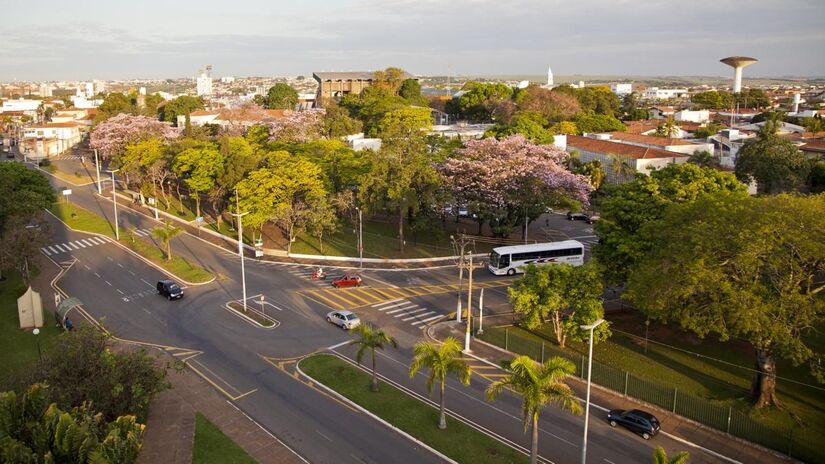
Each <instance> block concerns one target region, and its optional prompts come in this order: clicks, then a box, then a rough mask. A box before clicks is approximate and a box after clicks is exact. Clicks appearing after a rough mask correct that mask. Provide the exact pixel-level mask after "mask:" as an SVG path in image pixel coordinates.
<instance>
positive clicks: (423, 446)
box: [295, 353, 458, 464]
mask: <svg viewBox="0 0 825 464" xmlns="http://www.w3.org/2000/svg"><path fill="white" fill-rule="evenodd" d="M319 354H320V355H321V356H333V357H338V356H336V355H334V354H327V353H319ZM302 360H303V359H302ZM295 369H296V370H297V371H298V373H300V374H301V375H302V376H304V377H306V378H307V379H309V380H310V381H312V382H313V383H315V385H317V386H319V387H321V388H323V389H324V390H325V391H326V392H327V393H329V394H331V395H333V396H335V397H336V398H338V399H339V400H341V401H343V402H344V403H347V404H349V405H350V406H352V407H353V408H355V409H357V410H359V411H361V412H362V413H364V414H366V415H367V416H369V417H371V418H373V419H375V420H376V421H378V422H380V423H381V424H383V425H385V426H387V427H389V428H390V429H392V430H394V431H395V432H396V433H398V434H399V435H401V436H403V437H406V438H408V439H409V440H411V441H413V442H414V443H416V444H417V445H419V446H421V447H422V448H424V449H426V450H427V451H430V452H431V453H433V454H435V455H436V456H438V457H439V458H441V459H443V460H444V461H446V462H449V463H452V464H458V462H457V461H454V460H452V459H450V458H448V457H447V456H445V455H444V454H442V453H441V452H440V451H438V450H436V449H434V448H432V447H430V446H429V445H427V444H426V443H424V442H422V441H421V440H419V439H417V438H415V437H414V436H412V435H410V434H409V433H407V432H405V431H403V430H401V429H399V428H398V427H396V426H394V425H392V424H390V423H389V422H387V421H385V420H384V419H382V418H380V417H378V416H377V415H375V414H373V413H372V412H370V411H368V410H367V409H366V408H364V407H363V406H361V405H360V404H358V403H356V402H354V401H352V400H350V399H349V398H347V397H346V396H344V395H342V394H340V393H338V392H337V391H335V390H334V389H332V388H330V387H328V386H326V385H324V384H323V383H322V382H319V381H317V380H315V379H314V378H313V377H311V376H309V375H308V374H307V373H305V372H304V371H302V370H301V361H298V362H297V363H296V364H295Z"/></svg>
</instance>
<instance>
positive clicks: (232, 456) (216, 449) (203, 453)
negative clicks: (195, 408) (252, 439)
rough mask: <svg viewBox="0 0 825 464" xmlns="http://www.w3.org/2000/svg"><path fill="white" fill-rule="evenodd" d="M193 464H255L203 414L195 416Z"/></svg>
mask: <svg viewBox="0 0 825 464" xmlns="http://www.w3.org/2000/svg"><path fill="white" fill-rule="evenodd" d="M192 463H193V464H255V460H254V459H252V458H251V457H250V456H249V455H248V454H246V451H244V450H243V449H242V448H241V447H240V446H238V445H237V444H236V443H235V442H234V441H232V439H231V438H229V437H227V436H226V435H224V434H223V432H221V430H220V429H219V428H218V427H216V426H215V424H213V423H212V422H210V421H209V419H207V418H206V417H204V415H203V414H201V413H197V414H196V415H195V443H194V445H192Z"/></svg>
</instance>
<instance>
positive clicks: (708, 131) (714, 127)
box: [693, 122, 725, 139]
mask: <svg viewBox="0 0 825 464" xmlns="http://www.w3.org/2000/svg"><path fill="white" fill-rule="evenodd" d="M724 128H725V126H723V125H722V124H717V123H715V122H709V123H707V124H705V125H704V126H702V127H699V128H698V129H696V130H695V131H693V136H694V137H696V138H697V139H706V138H708V137H710V136H713V135H716V134H718V133H719V131H721V130H722V129H724Z"/></svg>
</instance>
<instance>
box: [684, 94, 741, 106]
mask: <svg viewBox="0 0 825 464" xmlns="http://www.w3.org/2000/svg"><path fill="white" fill-rule="evenodd" d="M690 101H691V102H693V104H694V105H696V106H697V108H700V109H709V110H718V109H727V108H730V107H731V104H732V103H733V95H732V94H731V93H729V92H724V91H716V90H711V91H709V92H699V93H697V94H694V95H693V96H691V97H690Z"/></svg>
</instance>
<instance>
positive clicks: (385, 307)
mask: <svg viewBox="0 0 825 464" xmlns="http://www.w3.org/2000/svg"><path fill="white" fill-rule="evenodd" d="M407 304H411V303H410V302H409V301H401V303H396V304H393V305H389V306H384V307H383V308H378V310H379V311H386V310H388V309H392V308H397V307H399V306H404V305H407ZM387 314H391V312H389V313H387Z"/></svg>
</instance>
